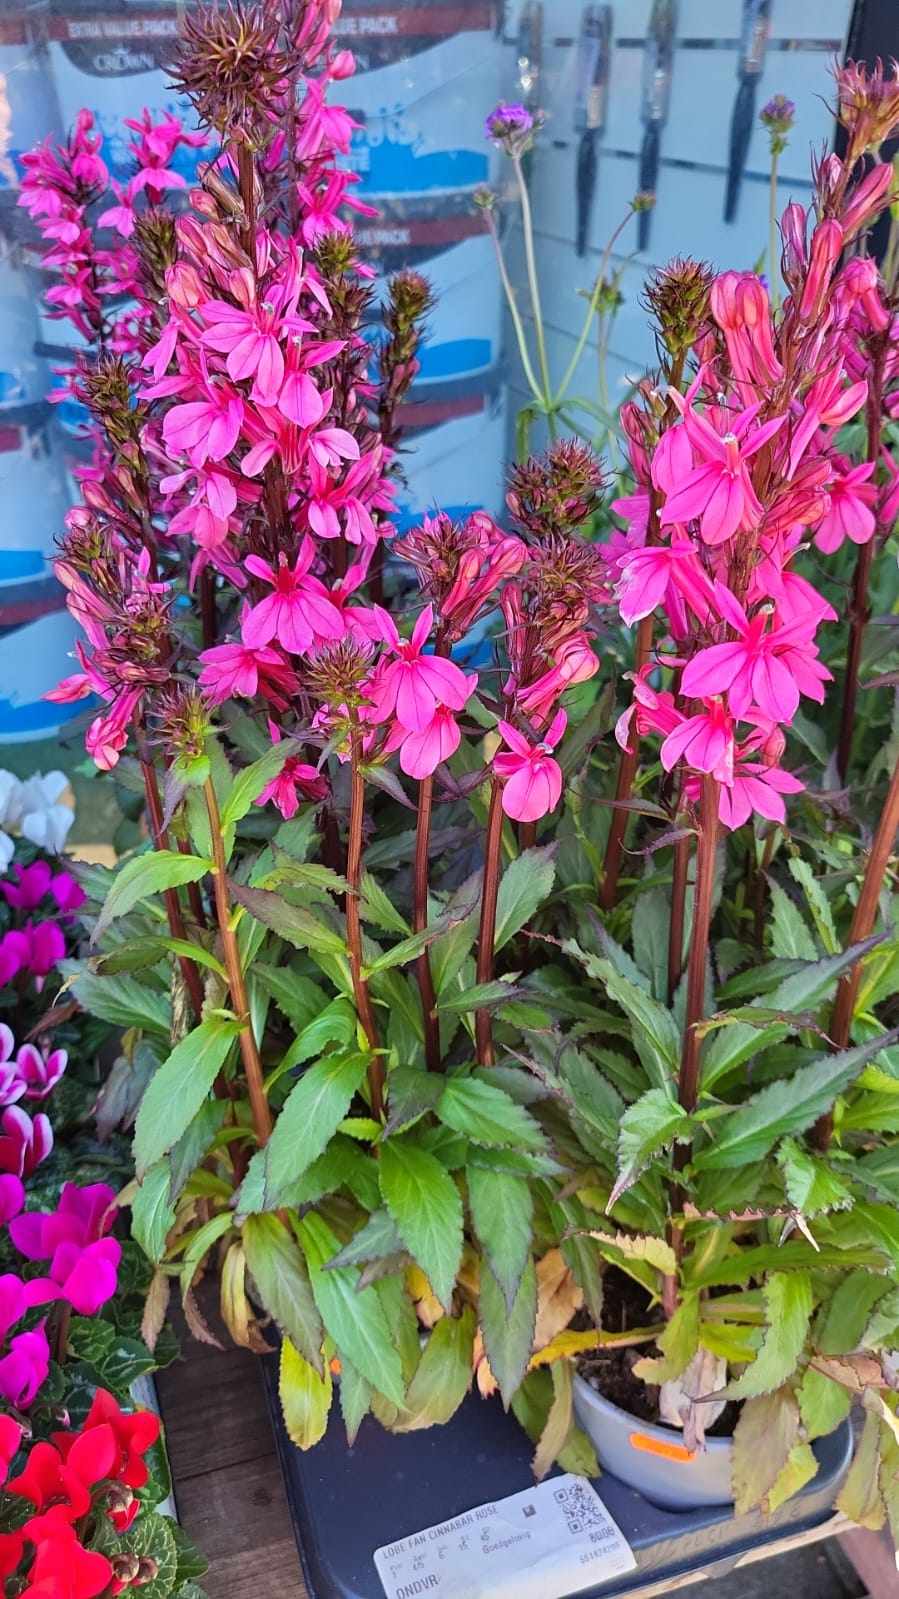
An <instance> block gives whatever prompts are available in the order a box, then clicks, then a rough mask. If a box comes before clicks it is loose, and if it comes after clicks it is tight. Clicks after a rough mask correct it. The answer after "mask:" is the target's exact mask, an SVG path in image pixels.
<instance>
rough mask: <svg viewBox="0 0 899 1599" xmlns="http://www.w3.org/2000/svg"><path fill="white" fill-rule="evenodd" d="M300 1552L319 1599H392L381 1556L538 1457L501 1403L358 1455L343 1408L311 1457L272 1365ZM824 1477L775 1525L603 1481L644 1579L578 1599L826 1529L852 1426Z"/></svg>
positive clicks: (828, 1457) (512, 1488)
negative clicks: (293, 1433) (295, 1432)
mask: <svg viewBox="0 0 899 1599" xmlns="http://www.w3.org/2000/svg"><path fill="white" fill-rule="evenodd" d="M262 1365H263V1368H264V1374H265V1385H266V1393H267V1397H268V1403H269V1411H270V1414H271V1418H272V1425H273V1427H274V1431H275V1439H276V1442H277V1446H278V1455H279V1458H280V1461H281V1469H282V1471H283V1473H284V1484H285V1488H286V1490H287V1500H288V1504H289V1506H290V1514H291V1518H292V1520H293V1526H294V1532H295V1535H296V1540H297V1547H298V1549H299V1552H300V1559H301V1561H302V1565H303V1572H304V1575H305V1578H306V1584H307V1587H308V1589H309V1594H310V1599H384V1590H383V1588H382V1586H381V1582H380V1579H379V1577H378V1574H377V1571H376V1570H375V1566H374V1561H373V1558H372V1557H373V1554H374V1551H375V1550H376V1549H379V1548H381V1546H382V1545H384V1544H388V1543H393V1542H396V1541H398V1540H399V1539H401V1538H407V1537H409V1536H410V1534H412V1533H414V1532H420V1531H423V1530H424V1528H426V1527H432V1526H434V1525H436V1523H438V1522H441V1521H447V1520H449V1519H450V1518H451V1517H453V1516H458V1515H461V1514H462V1512H463V1511H466V1510H471V1509H473V1508H474V1507H475V1506H476V1505H479V1504H484V1503H486V1502H488V1501H490V1500H494V1499H504V1498H505V1497H506V1495H507V1494H514V1493H518V1492H520V1491H521V1490H522V1489H525V1488H528V1487H530V1486H531V1485H532V1483H533V1480H534V1479H533V1476H532V1474H531V1467H530V1461H531V1457H532V1455H533V1447H532V1445H531V1444H529V1442H528V1440H527V1438H526V1437H525V1435H524V1433H523V1432H522V1430H521V1428H520V1427H519V1426H518V1423H517V1422H516V1421H515V1420H514V1418H513V1417H512V1416H507V1415H506V1414H505V1412H504V1411H503V1409H502V1406H501V1405H500V1404H499V1402H498V1401H496V1400H490V1401H485V1400H482V1399H479V1398H477V1397H474V1396H471V1397H469V1398H468V1399H466V1401H465V1403H464V1404H463V1405H462V1406H461V1408H460V1409H459V1410H458V1411H457V1413H456V1415H455V1416H454V1417H453V1419H452V1421H450V1422H448V1423H447V1425H446V1426H445V1427H431V1428H428V1429H427V1430H426V1431H423V1432H415V1433H409V1434H407V1435H406V1436H404V1437H397V1436H395V1435H394V1434H392V1433H388V1432H385V1431H384V1430H383V1428H382V1427H380V1426H379V1425H378V1423H377V1422H375V1421H373V1420H372V1418H371V1417H369V1418H367V1419H366V1420H365V1421H364V1422H363V1423H362V1426H361V1428H360V1431H359V1436H358V1438H357V1439H356V1442H355V1445H354V1446H353V1448H352V1449H348V1448H347V1442H346V1434H345V1432H344V1428H343V1422H342V1420H341V1418H340V1414H339V1409H338V1406H337V1405H334V1407H333V1408H332V1412H331V1418H330V1421H329V1424H328V1429H327V1432H326V1433H325V1436H324V1438H323V1439H322V1440H321V1443H319V1444H317V1445H316V1447H315V1448H314V1449H312V1450H310V1451H309V1452H308V1453H305V1454H304V1453H303V1452H302V1451H301V1450H299V1449H297V1448H296V1447H295V1446H294V1445H293V1444H292V1443H291V1442H290V1439H289V1438H288V1436H287V1434H286V1432H285V1430H284V1426H283V1422H282V1420H281V1407H280V1403H279V1400H278V1365H277V1361H276V1360H274V1359H271V1360H270V1359H265V1360H263V1362H262ZM814 1448H815V1454H816V1455H817V1457H818V1460H819V1462H820V1470H819V1472H818V1475H817V1477H816V1478H815V1479H814V1481H813V1482H811V1483H810V1484H809V1485H808V1487H807V1488H806V1489H805V1491H804V1492H803V1493H801V1494H798V1495H797V1496H796V1498H795V1499H791V1500H790V1501H789V1502H788V1503H787V1504H786V1505H782V1506H781V1508H780V1510H778V1511H777V1512H776V1513H775V1514H774V1515H773V1516H768V1517H766V1516H762V1515H761V1514H760V1513H759V1512H757V1511H753V1512H751V1513H750V1514H749V1515H746V1516H739V1517H735V1516H733V1515H732V1514H731V1512H730V1510H729V1509H728V1507H727V1506H721V1507H717V1508H712V1509H702V1510H692V1511H684V1512H681V1511H677V1512H672V1511H667V1510H660V1509H658V1508H657V1506H655V1505H651V1504H650V1503H649V1502H648V1500H646V1499H644V1498H643V1496H642V1494H638V1493H636V1492H635V1491H634V1490H633V1489H632V1488H628V1487H626V1486H625V1484H624V1483H622V1482H619V1480H618V1479H617V1477H612V1476H610V1475H609V1474H608V1473H605V1474H604V1475H603V1477H602V1478H601V1479H597V1483H596V1486H597V1489H598V1491H599V1493H600V1494H601V1496H602V1499H603V1502H604V1504H605V1505H606V1508H607V1509H608V1511H609V1514H610V1515H611V1516H612V1517H613V1518H614V1520H615V1521H616V1522H617V1523H618V1525H619V1527H620V1528H621V1531H622V1532H623V1533H624V1536H625V1538H626V1539H627V1541H628V1543H629V1544H630V1546H631V1548H632V1549H633V1552H634V1556H635V1558H636V1561H637V1570H636V1571H634V1572H631V1573H630V1574H629V1575H628V1576H625V1577H618V1578H614V1579H613V1580H612V1581H610V1582H608V1583H602V1584H600V1585H599V1587H596V1588H591V1589H589V1590H588V1591H587V1590H583V1589H580V1590H578V1599H592V1596H593V1595H602V1599H607V1596H609V1599H611V1596H612V1595H620V1594H637V1593H639V1592H640V1590H641V1588H642V1587H644V1586H646V1585H648V1584H658V1583H661V1582H665V1581H673V1580H674V1579H675V1578H677V1577H682V1576H683V1575H684V1574H685V1573H686V1572H691V1571H701V1572H702V1573H703V1575H712V1574H713V1573H715V1572H718V1573H720V1572H722V1571H726V1570H727V1569H728V1568H729V1567H730V1566H732V1565H733V1564H734V1562H735V1561H736V1560H737V1559H738V1558H739V1556H740V1555H742V1554H744V1553H745V1552H746V1551H747V1550H748V1549H750V1548H751V1549H753V1550H756V1551H757V1550H758V1549H759V1548H760V1547H762V1546H763V1545H764V1544H766V1543H771V1544H774V1543H777V1541H778V1540H779V1539H781V1538H783V1537H784V1536H785V1535H787V1534H796V1533H801V1532H806V1531H809V1530H811V1529H813V1528H815V1527H820V1526H821V1525H822V1523H824V1522H826V1521H827V1520H828V1519H829V1518H830V1516H831V1514H832V1512H833V1502H834V1498H835V1496H836V1493H837V1490H838V1488H839V1484H840V1482H841V1481H842V1478H843V1477H844V1476H845V1473H846V1471H847V1469H848V1466H849V1461H850V1458H851V1454H852V1435H851V1431H850V1429H849V1426H848V1425H844V1426H843V1427H841V1428H840V1429H839V1430H838V1431H837V1432H836V1433H834V1434H832V1435H831V1437H829V1438H824V1439H821V1440H820V1441H819V1442H818V1443H816V1444H815V1446H814Z"/></svg>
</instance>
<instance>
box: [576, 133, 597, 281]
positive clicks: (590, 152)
mask: <svg viewBox="0 0 899 1599" xmlns="http://www.w3.org/2000/svg"><path fill="white" fill-rule="evenodd" d="M596 166H597V161H596V134H595V133H593V132H587V133H583V134H582V135H581V142H580V144H579V145H578V151H577V174H576V178H575V194H576V198H577V226H576V230H575V251H576V254H577V255H579V256H583V255H586V253H587V234H588V232H589V229H590V213H591V210H592V207H593V195H594V193H595V190H596Z"/></svg>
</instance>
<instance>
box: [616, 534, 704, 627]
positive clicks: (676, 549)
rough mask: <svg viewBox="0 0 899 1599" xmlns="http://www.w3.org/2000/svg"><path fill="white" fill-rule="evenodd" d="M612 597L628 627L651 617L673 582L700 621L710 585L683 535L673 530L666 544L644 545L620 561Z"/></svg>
mask: <svg viewBox="0 0 899 1599" xmlns="http://www.w3.org/2000/svg"><path fill="white" fill-rule="evenodd" d="M619 570H620V574H621V575H620V577H619V580H618V585H617V588H616V598H617V600H618V609H619V611H620V613H621V619H622V621H624V622H627V624H628V626H629V627H630V626H631V625H632V624H633V623H634V622H639V621H640V620H641V619H642V618H643V617H644V616H651V615H652V613H653V611H654V610H655V609H656V607H657V606H658V605H661V604H662V603H663V602H664V600H665V598H666V595H667V594H668V592H669V589H670V588H671V586H672V585H673V586H674V588H675V589H676V590H677V591H678V593H679V594H680V595H681V597H682V598H683V599H684V600H686V602H687V604H688V605H689V607H690V609H691V611H693V613H694V615H695V616H697V617H699V619H700V621H705V620H706V619H707V618H708V615H709V612H710V610H711V603H710V602H711V597H712V585H711V582H710V580H709V578H708V577H707V575H706V572H705V569H704V567H703V565H702V562H701V561H700V559H699V556H698V555H697V553H696V546H695V544H694V543H693V540H692V539H691V538H688V537H687V535H686V534H682V533H678V532H677V531H675V533H674V535H673V536H672V540H671V543H670V544H667V545H666V544H647V545H645V546H644V547H643V548H642V549H638V550H634V551H632V553H631V554H629V555H627V556H625V557H624V559H623V560H622V561H621V563H620V567H619Z"/></svg>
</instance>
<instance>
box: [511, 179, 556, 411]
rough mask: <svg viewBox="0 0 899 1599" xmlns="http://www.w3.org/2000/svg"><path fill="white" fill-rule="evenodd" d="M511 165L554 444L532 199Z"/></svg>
mask: <svg viewBox="0 0 899 1599" xmlns="http://www.w3.org/2000/svg"><path fill="white" fill-rule="evenodd" d="M512 165H513V167H514V169H515V177H516V181H517V183H518V193H519V197H520V199H521V230H522V233H523V235H524V259H525V266H526V268H527V275H528V292H529V294H530V297H531V313H532V315H533V318H534V336H535V338H536V340H537V362H538V365H539V367H540V379H541V389H542V398H543V408H544V410H545V412H546V421H547V426H548V428H549V436H550V438H551V439H552V440H553V442H555V438H556V418H555V402H554V400H553V390H552V383H551V382H550V376H549V361H548V359H547V354H546V334H545V331H544V327H543V307H542V305H541V302H540V280H539V277H538V275H537V257H536V254H535V251H534V218H533V214H532V212H531V197H530V195H529V194H528V186H527V182H526V180H525V175H524V170H523V168H522V165H521V157H520V156H517V155H513V157H512Z"/></svg>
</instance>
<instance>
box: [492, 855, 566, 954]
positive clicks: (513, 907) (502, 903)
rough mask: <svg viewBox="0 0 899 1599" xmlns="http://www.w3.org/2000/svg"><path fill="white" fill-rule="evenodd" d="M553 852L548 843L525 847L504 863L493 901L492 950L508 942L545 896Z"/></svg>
mask: <svg viewBox="0 0 899 1599" xmlns="http://www.w3.org/2000/svg"><path fill="white" fill-rule="evenodd" d="M554 855H555V846H554V845H552V844H548V845H545V846H544V847H543V848H535V849H526V850H524V851H523V852H522V854H521V855H519V856H517V858H516V859H515V860H514V861H512V862H511V863H510V865H508V866H507V867H506V870H505V871H504V872H503V875H502V878H501V879H500V885H499V894H498V895H497V901H496V935H495V937H494V941H493V948H494V950H500V949H502V948H503V946H504V945H506V944H508V942H509V940H510V938H514V937H515V934H516V933H517V932H520V930H521V928H522V927H524V925H525V923H526V922H529V921H530V919H531V917H532V916H533V914H534V912H535V910H537V908H538V907H539V906H540V905H542V904H543V901H544V900H545V899H547V898H548V897H549V895H550V893H551V892H552V886H553V882H554V880H555V875H556V869H555V866H554V864H553V857H554Z"/></svg>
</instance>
